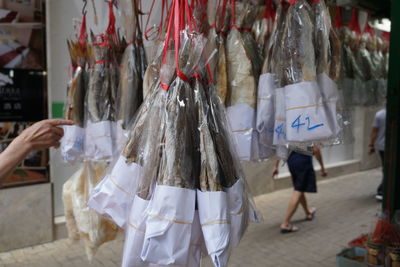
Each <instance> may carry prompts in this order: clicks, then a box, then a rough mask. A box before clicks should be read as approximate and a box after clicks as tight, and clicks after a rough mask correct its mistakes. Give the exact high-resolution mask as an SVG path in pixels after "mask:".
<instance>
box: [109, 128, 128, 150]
mask: <svg viewBox="0 0 400 267" xmlns="http://www.w3.org/2000/svg"><path fill="white" fill-rule="evenodd" d="M113 124H114V128H113V129H114V131H113V140H115V141H114V148H115V149H114V151H115V153H116V154H117V155H119V154H120V153H121V151H122V150H123V149H124V147H125V144H126V141H127V140H128V136H129V131H127V130H124V129H123V128H122V120H119V121H117V122H114V123H113Z"/></svg>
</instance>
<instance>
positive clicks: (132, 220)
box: [121, 196, 204, 267]
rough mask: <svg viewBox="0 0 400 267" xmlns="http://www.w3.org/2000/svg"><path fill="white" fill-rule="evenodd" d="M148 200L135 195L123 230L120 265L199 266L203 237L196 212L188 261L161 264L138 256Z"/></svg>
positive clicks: (128, 266)
mask: <svg viewBox="0 0 400 267" xmlns="http://www.w3.org/2000/svg"><path fill="white" fill-rule="evenodd" d="M149 203H150V201H149V200H144V199H142V198H140V197H138V196H135V199H134V201H133V205H132V208H131V213H130V216H129V221H128V224H127V227H126V230H125V242H124V253H123V257H122V265H121V266H122V267H159V266H160V267H161V266H169V267H186V266H190V267H192V266H193V267H199V266H200V263H201V256H202V247H203V246H204V239H203V235H202V232H201V227H200V221H199V215H198V212H196V213H195V215H194V219H193V226H192V232H191V240H190V247H189V256H188V261H187V263H186V264H184V265H177V264H170V265H161V264H154V263H149V262H144V261H143V260H142V258H141V257H140V254H141V251H142V247H143V243H144V237H145V232H146V220H147V218H148V217H147V211H146V210H147V207H148V205H149Z"/></svg>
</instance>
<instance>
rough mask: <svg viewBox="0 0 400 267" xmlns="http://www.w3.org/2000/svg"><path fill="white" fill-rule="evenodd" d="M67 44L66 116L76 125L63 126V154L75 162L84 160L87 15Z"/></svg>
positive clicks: (68, 159)
mask: <svg viewBox="0 0 400 267" xmlns="http://www.w3.org/2000/svg"><path fill="white" fill-rule="evenodd" d="M67 46H68V51H69V55H70V58H71V73H70V74H71V79H70V81H69V83H68V87H67V101H66V105H65V108H66V109H65V117H66V119H70V120H73V121H74V122H75V125H71V126H64V127H63V128H64V136H63V138H62V140H61V155H62V158H63V160H64V161H65V162H70V163H74V162H77V161H79V160H82V158H83V154H84V150H83V148H84V144H83V141H84V136H85V132H84V129H83V127H84V119H85V118H84V115H85V108H84V103H85V95H86V89H87V53H88V52H90V46H89V45H88V42H87V34H86V16H85V15H84V16H83V18H82V21H81V25H80V27H79V35H78V34H77V38H76V40H67Z"/></svg>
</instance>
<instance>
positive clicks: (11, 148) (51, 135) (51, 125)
mask: <svg viewBox="0 0 400 267" xmlns="http://www.w3.org/2000/svg"><path fill="white" fill-rule="evenodd" d="M72 124H73V122H72V121H69V120H59V119H49V120H43V121H40V122H37V123H35V124H33V125H32V126H30V127H28V128H26V129H25V130H24V131H23V132H22V133H21V134H20V135H19V136H18V137H17V138H15V139H14V140H13V141H12V142H11V143H10V144H9V145H8V147H7V148H6V149H5V150H4V151H3V152H2V153H1V154H0V184H1V182H2V181H3V180H4V179H6V178H7V177H9V176H10V175H11V174H12V172H13V171H14V169H15V168H16V167H17V166H18V164H19V163H20V162H21V161H22V160H23V159H24V158H25V157H26V156H27V155H28V154H29V153H30V152H31V151H34V150H42V149H47V148H50V147H59V146H60V139H61V137H62V136H63V135H64V131H63V129H61V128H59V127H57V126H60V125H72Z"/></svg>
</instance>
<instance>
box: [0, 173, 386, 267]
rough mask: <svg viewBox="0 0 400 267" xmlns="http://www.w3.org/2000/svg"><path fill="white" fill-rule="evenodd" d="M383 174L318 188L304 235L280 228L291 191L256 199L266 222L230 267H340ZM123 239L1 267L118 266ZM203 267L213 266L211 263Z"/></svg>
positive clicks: (26, 254)
mask: <svg viewBox="0 0 400 267" xmlns="http://www.w3.org/2000/svg"><path fill="white" fill-rule="evenodd" d="M380 178H381V172H380V170H379V169H375V170H372V171H368V172H361V173H356V174H352V175H347V176H342V177H339V178H335V179H332V180H327V181H324V182H321V183H319V193H318V194H315V195H310V196H309V202H310V204H311V205H312V206H316V207H318V211H317V216H316V218H315V220H314V221H312V222H306V221H303V220H302V219H303V217H304V214H303V212H302V211H301V210H299V211H298V212H297V213H296V215H295V218H294V219H295V223H296V225H297V226H298V227H299V228H300V231H299V232H297V233H293V234H288V235H282V234H280V233H279V225H280V222H281V219H282V218H283V216H284V214H285V210H286V206H287V203H288V200H289V197H290V194H291V190H282V191H278V192H274V193H271V194H266V195H262V196H259V197H257V198H256V203H257V205H258V208H259V209H260V211H262V213H263V215H264V219H265V222H263V223H260V224H253V225H251V226H250V228H249V230H248V232H247V233H246V235H245V237H244V239H243V240H242V242H241V244H240V246H239V247H238V248H237V249H236V250H234V252H233V255H232V257H231V260H230V264H229V267H239V266H240V267H269V266H271V267H272V266H273V267H303V266H304V267H314V266H315V267H324V266H331V267H333V266H336V265H335V264H336V263H335V255H336V253H338V252H339V251H340V250H341V249H342V248H344V247H345V246H346V244H347V243H348V242H349V241H351V240H352V239H354V238H356V237H358V236H359V235H360V234H362V233H367V232H368V231H369V230H370V229H371V227H372V224H373V220H374V214H375V213H376V212H377V211H378V210H379V203H377V202H376V201H375V199H374V193H375V189H376V187H377V185H378V183H379V181H380ZM121 251H122V240H121V239H119V240H117V241H114V242H110V243H108V244H106V245H104V246H103V247H101V248H100V249H99V251H98V253H97V255H96V257H95V258H94V260H93V261H92V263H88V261H87V259H86V256H85V252H84V249H83V247H82V245H81V244H79V243H71V242H70V241H68V240H66V239H64V240H59V241H56V242H53V243H49V244H44V245H39V246H35V247H29V248H25V249H20V250H15V251H11V252H7V253H0V267H3V266H4V267H14V266H18V267H20V266H21V267H24V266H29V267H39V266H43V267H44V266H46V267H53V266H54V267H58V266H71V267H73V266H76V267H86V266H106V267H112V266H119V265H120V258H121ZM203 266H206V267H209V266H211V265H210V263H209V261H208V260H205V261H204V264H203Z"/></svg>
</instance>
